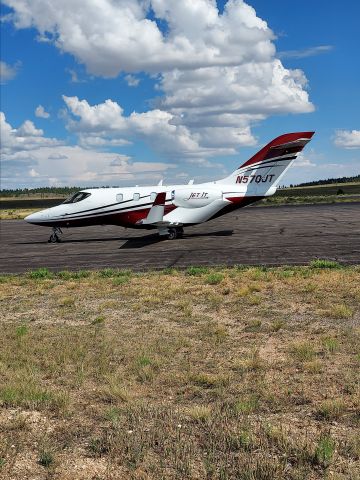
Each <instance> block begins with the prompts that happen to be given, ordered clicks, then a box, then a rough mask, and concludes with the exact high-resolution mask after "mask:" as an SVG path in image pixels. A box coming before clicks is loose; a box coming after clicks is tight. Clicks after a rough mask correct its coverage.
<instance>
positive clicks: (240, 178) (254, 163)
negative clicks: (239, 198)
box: [217, 132, 315, 193]
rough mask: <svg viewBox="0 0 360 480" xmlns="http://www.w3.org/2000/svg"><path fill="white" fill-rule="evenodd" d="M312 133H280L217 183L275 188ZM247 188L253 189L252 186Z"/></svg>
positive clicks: (266, 188) (263, 188) (264, 189)
mask: <svg viewBox="0 0 360 480" xmlns="http://www.w3.org/2000/svg"><path fill="white" fill-rule="evenodd" d="M314 133H315V132H297V133H286V134H285V135H280V137H277V138H275V139H274V140H272V141H271V142H270V143H268V144H267V145H266V146H265V147H263V148H262V149H261V150H260V151H259V152H258V153H256V154H255V155H254V156H253V157H251V158H250V159H249V160H248V161H247V162H245V163H244V164H243V165H241V166H240V167H239V168H238V169H237V170H235V172H233V173H232V174H231V175H230V176H229V177H227V178H224V179H223V180H220V182H217V183H227V184H233V183H241V184H249V186H250V184H251V185H253V187H255V186H256V185H257V188H256V190H263V191H267V190H268V189H269V188H270V187H275V188H276V186H277V185H278V184H279V181H280V179H281V178H282V177H283V175H284V174H285V172H286V170H287V169H288V168H289V167H290V165H291V164H292V163H293V161H294V160H295V158H296V157H297V155H298V154H299V153H300V152H301V151H302V149H303V148H304V147H305V145H306V144H307V143H308V142H309V141H310V140H311V137H312V136H313V135H314ZM260 187H261V188H260ZM248 190H254V188H251V189H248ZM273 190H274V188H273ZM249 193H250V192H249ZM259 193H260V192H259Z"/></svg>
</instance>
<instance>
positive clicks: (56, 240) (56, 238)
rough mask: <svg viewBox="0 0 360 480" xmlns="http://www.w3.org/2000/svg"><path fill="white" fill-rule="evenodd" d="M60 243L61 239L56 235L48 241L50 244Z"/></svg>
mask: <svg viewBox="0 0 360 480" xmlns="http://www.w3.org/2000/svg"><path fill="white" fill-rule="evenodd" d="M58 241H59V237H58V236H57V235H56V233H52V234H51V235H50V238H49V240H48V242H49V243H56V242H58Z"/></svg>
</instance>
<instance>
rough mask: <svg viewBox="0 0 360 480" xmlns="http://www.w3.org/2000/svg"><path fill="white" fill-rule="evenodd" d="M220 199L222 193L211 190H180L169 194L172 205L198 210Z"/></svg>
mask: <svg viewBox="0 0 360 480" xmlns="http://www.w3.org/2000/svg"><path fill="white" fill-rule="evenodd" d="M221 198H222V191H221V190H218V189H212V188H207V187H203V188H196V186H194V187H193V188H180V189H179V190H178V189H176V190H173V191H172V192H171V199H172V201H173V204H174V205H176V206H177V207H183V208H200V207H205V206H206V205H209V204H210V203H212V202H214V201H215V200H219V199H221Z"/></svg>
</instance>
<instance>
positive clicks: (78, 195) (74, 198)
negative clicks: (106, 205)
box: [63, 192, 91, 203]
mask: <svg viewBox="0 0 360 480" xmlns="http://www.w3.org/2000/svg"><path fill="white" fill-rule="evenodd" d="M90 195H91V193H88V192H77V193H74V194H73V195H71V196H70V197H69V198H67V199H66V200H65V202H63V203H77V202H81V200H85V198H88V197H90Z"/></svg>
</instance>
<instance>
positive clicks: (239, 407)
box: [234, 395, 259, 415]
mask: <svg viewBox="0 0 360 480" xmlns="http://www.w3.org/2000/svg"><path fill="white" fill-rule="evenodd" d="M258 407H259V399H258V398H257V397H256V396H255V395H251V396H249V397H247V398H244V399H242V400H237V401H236V402H235V403H234V411H235V413H240V414H245V415H248V414H249V413H253V412H254V411H256V410H257V409H258Z"/></svg>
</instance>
